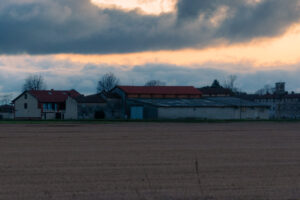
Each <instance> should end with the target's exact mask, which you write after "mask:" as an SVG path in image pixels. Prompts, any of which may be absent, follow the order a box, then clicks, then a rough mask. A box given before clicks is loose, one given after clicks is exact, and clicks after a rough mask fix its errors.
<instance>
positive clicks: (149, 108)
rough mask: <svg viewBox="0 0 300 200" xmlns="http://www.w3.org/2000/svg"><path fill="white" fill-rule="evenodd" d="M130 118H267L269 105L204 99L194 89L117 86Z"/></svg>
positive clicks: (245, 101) (200, 93)
mask: <svg viewBox="0 0 300 200" xmlns="http://www.w3.org/2000/svg"><path fill="white" fill-rule="evenodd" d="M111 92H112V93H115V94H118V95H119V96H120V97H121V99H122V105H123V111H122V113H123V116H124V117H125V118H129V119H185V118H197V119H268V118H269V106H267V105H262V104H259V103H254V102H251V101H247V100H242V99H239V98H233V97H223V98H222V97H211V98H203V97H202V92H200V91H199V90H197V89H196V88H194V87H192V86H187V87H183V86H179V87H176V86H152V87H148V86H118V87H116V88H114V89H113V90H112V91H111Z"/></svg>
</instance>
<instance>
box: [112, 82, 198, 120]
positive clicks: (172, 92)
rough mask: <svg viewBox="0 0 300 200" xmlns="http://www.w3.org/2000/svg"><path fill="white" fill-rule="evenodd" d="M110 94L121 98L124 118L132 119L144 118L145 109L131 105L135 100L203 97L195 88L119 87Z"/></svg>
mask: <svg viewBox="0 0 300 200" xmlns="http://www.w3.org/2000/svg"><path fill="white" fill-rule="evenodd" d="M110 93H112V94H117V95H119V96H120V97H121V100H122V116H123V118H130V119H137V118H139V119H140V118H143V117H141V115H143V114H141V113H143V108H142V107H140V106H133V105H131V104H129V102H130V100H133V99H135V100H137V99H195V98H200V97H201V96H202V93H201V92H200V91H198V90H197V89H196V88H194V87H193V86H117V87H115V88H114V89H112V90H111V92H110Z"/></svg>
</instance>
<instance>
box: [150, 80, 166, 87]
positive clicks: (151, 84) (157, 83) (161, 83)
mask: <svg viewBox="0 0 300 200" xmlns="http://www.w3.org/2000/svg"><path fill="white" fill-rule="evenodd" d="M165 85H166V83H165V82H162V81H160V80H151V81H148V82H147V83H145V86H165Z"/></svg>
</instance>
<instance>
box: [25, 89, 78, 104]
mask: <svg viewBox="0 0 300 200" xmlns="http://www.w3.org/2000/svg"><path fill="white" fill-rule="evenodd" d="M28 93H29V94H31V95H32V96H34V97H35V98H37V100H38V101H39V102H43V103H55V102H64V101H66V100H67V98H68V97H77V96H79V95H80V93H79V92H77V91H76V90H66V91H63V90H31V91H28Z"/></svg>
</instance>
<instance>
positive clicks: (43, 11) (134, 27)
mask: <svg viewBox="0 0 300 200" xmlns="http://www.w3.org/2000/svg"><path fill="white" fill-rule="evenodd" d="M222 7H225V8H227V10H228V11H227V12H226V13H225V14H226V15H225V16H224V19H223V20H221V21H220V22H219V23H217V24H215V23H212V19H213V18H214V17H216V15H218V11H219V10H220V8H222ZM299 18H300V12H299V0H289V1H285V0H264V1H262V2H261V3H258V4H251V3H246V0H179V1H178V3H177V13H169V14H162V15H159V16H152V15H141V14H139V13H138V12H136V11H132V12H125V11H121V10H114V9H101V8H99V7H97V6H95V5H94V4H92V3H90V1H89V0H6V1H3V2H1V4H0V53H1V54H19V53H29V54H51V53H86V54H88V53H118V52H121V53H122V52H137V51H145V50H161V49H180V48H187V47H196V48H203V47H205V46H208V45H213V44H215V43H216V41H218V39H220V38H223V39H225V40H226V41H228V42H240V41H247V40H251V39H253V38H255V37H261V36H267V37H268V36H275V35H278V34H280V33H282V32H283V31H285V30H286V28H287V27H288V26H290V25H291V24H293V23H294V22H297V21H298V20H299Z"/></svg>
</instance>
